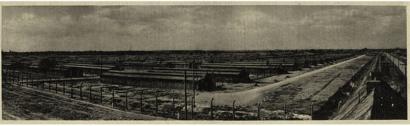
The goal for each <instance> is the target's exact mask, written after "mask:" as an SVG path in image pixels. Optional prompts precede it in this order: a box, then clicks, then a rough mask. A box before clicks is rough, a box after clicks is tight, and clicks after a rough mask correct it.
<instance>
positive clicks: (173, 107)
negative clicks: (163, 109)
mask: <svg viewBox="0 0 410 126" xmlns="http://www.w3.org/2000/svg"><path fill="white" fill-rule="evenodd" d="M172 116H175V96H172Z"/></svg>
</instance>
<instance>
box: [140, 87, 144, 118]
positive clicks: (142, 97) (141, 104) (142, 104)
mask: <svg viewBox="0 0 410 126" xmlns="http://www.w3.org/2000/svg"><path fill="white" fill-rule="evenodd" d="M143 95H144V90H141V94H140V96H141V97H140V111H141V113H142V112H143V111H144V107H143V106H144V103H143V100H144V96H143Z"/></svg>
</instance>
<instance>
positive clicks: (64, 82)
mask: <svg viewBox="0 0 410 126" xmlns="http://www.w3.org/2000/svg"><path fill="white" fill-rule="evenodd" d="M65 84H66V81H65V80H63V95H65Z"/></svg>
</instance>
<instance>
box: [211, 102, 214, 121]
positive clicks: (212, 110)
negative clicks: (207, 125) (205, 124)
mask: <svg viewBox="0 0 410 126" xmlns="http://www.w3.org/2000/svg"><path fill="white" fill-rule="evenodd" d="M213 103H214V98H212V99H211V119H212V120H213V119H214V108H213Z"/></svg>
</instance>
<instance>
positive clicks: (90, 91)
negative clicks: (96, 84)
mask: <svg viewBox="0 0 410 126" xmlns="http://www.w3.org/2000/svg"><path fill="white" fill-rule="evenodd" d="M92 88H93V86H92V85H91V86H90V88H89V93H90V94H89V95H90V96H89V97H90V98H89V100H90V102H92V101H93V94H92V91H93V90H92Z"/></svg>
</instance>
